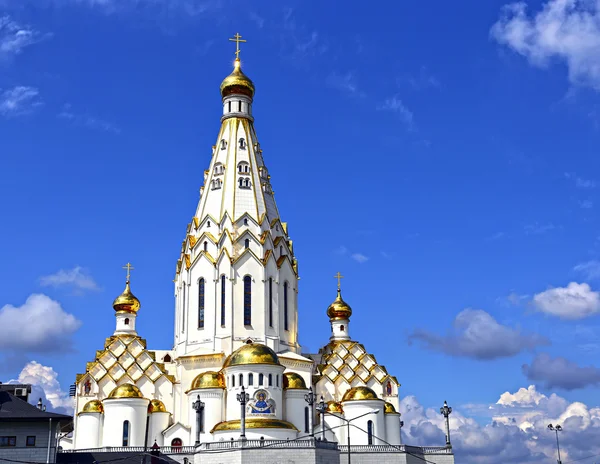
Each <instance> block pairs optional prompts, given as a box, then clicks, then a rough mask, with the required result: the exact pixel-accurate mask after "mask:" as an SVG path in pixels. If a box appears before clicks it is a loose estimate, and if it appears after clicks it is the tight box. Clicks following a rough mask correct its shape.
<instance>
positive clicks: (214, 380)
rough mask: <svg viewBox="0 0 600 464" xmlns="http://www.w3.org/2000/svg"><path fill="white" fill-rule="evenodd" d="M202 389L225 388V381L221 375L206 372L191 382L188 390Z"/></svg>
mask: <svg viewBox="0 0 600 464" xmlns="http://www.w3.org/2000/svg"><path fill="white" fill-rule="evenodd" d="M203 388H225V379H224V378H223V374H221V373H220V372H215V371H207V372H203V373H202V374H200V375H198V376H197V377H196V378H195V379H194V381H193V382H192V386H191V387H190V390H197V389H203Z"/></svg>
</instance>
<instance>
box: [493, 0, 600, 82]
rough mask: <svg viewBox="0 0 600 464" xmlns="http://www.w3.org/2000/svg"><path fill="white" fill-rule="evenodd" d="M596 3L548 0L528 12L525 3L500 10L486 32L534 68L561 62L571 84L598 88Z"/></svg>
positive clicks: (599, 55)
mask: <svg viewBox="0 0 600 464" xmlns="http://www.w3.org/2000/svg"><path fill="white" fill-rule="evenodd" d="M599 5H600V3H599V2H598V1H596V0H549V1H548V2H546V3H545V4H544V5H543V7H542V9H541V11H538V12H537V13H536V14H534V15H531V16H530V15H529V14H528V12H527V5H526V3H525V2H518V3H511V4H509V5H506V6H505V7H504V9H503V12H502V15H501V17H500V20H499V21H498V22H496V24H494V26H493V27H492V29H491V31H490V34H491V36H492V38H494V39H495V40H497V41H498V42H499V43H500V44H503V45H506V46H508V47H510V48H512V49H513V50H514V51H516V52H517V53H519V54H521V55H523V56H524V57H526V58H527V59H528V60H529V62H530V63H531V64H532V65H534V66H538V67H545V66H547V65H548V64H549V63H551V62H552V61H563V62H564V63H565V64H566V65H567V68H568V74H569V80H570V81H571V82H572V83H573V84H578V85H585V86H590V87H593V88H594V89H596V90H600V10H599Z"/></svg>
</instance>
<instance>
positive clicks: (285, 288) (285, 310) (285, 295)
mask: <svg viewBox="0 0 600 464" xmlns="http://www.w3.org/2000/svg"><path fill="white" fill-rule="evenodd" d="M288 287H289V285H288V283H287V282H286V283H284V284H283V329H284V330H288Z"/></svg>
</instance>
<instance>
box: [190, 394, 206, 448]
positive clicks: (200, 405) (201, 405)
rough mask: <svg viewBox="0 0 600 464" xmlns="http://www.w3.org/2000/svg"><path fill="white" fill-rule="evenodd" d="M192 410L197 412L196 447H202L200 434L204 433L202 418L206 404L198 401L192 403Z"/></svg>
mask: <svg viewBox="0 0 600 464" xmlns="http://www.w3.org/2000/svg"><path fill="white" fill-rule="evenodd" d="M192 408H193V409H194V410H195V411H196V446H200V432H201V431H202V416H203V415H204V403H203V402H202V401H200V395H198V399H197V400H196V401H194V402H193V403H192Z"/></svg>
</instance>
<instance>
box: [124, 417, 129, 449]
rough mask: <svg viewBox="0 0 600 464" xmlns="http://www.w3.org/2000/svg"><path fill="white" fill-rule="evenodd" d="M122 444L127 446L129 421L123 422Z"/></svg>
mask: <svg viewBox="0 0 600 464" xmlns="http://www.w3.org/2000/svg"><path fill="white" fill-rule="evenodd" d="M123 446H129V421H127V420H126V421H124V422H123Z"/></svg>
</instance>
